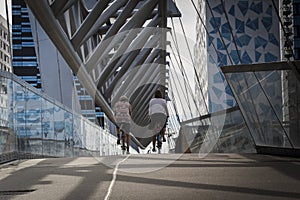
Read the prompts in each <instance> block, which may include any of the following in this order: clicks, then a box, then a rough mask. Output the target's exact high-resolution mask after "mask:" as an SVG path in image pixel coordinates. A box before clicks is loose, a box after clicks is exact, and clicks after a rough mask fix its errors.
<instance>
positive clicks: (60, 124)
mask: <svg viewBox="0 0 300 200" xmlns="http://www.w3.org/2000/svg"><path fill="white" fill-rule="evenodd" d="M64 113H65V111H64V110H63V109H62V108H61V107H59V106H57V105H54V139H55V141H56V155H57V156H64V154H65V152H64V150H65V118H64Z"/></svg>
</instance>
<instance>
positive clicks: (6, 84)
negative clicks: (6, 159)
mask: <svg viewBox="0 0 300 200" xmlns="http://www.w3.org/2000/svg"><path fill="white" fill-rule="evenodd" d="M12 95H13V93H12V81H11V80H9V79H7V78H5V77H0V154H7V153H12V152H14V151H15V150H16V137H15V134H14V131H13V125H12V124H13V115H12V114H11V110H10V105H11V104H12V102H11V97H12Z"/></svg>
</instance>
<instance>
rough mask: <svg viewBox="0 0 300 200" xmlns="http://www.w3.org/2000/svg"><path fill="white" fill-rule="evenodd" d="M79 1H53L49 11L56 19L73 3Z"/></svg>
mask: <svg viewBox="0 0 300 200" xmlns="http://www.w3.org/2000/svg"><path fill="white" fill-rule="evenodd" d="M77 1H79V0H55V1H54V2H53V3H52V4H51V6H50V7H51V9H52V11H53V14H54V16H55V17H56V18H57V17H58V16H60V15H62V14H63V13H64V12H65V11H66V10H68V9H69V8H70V7H71V6H72V5H73V4H74V3H76V2H77Z"/></svg>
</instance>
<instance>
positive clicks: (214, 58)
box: [195, 0, 281, 112]
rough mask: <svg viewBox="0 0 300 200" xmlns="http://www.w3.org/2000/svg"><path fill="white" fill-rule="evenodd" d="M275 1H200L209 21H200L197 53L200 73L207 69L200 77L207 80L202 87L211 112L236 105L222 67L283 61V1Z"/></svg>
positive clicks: (202, 11)
mask: <svg viewBox="0 0 300 200" xmlns="http://www.w3.org/2000/svg"><path fill="white" fill-rule="evenodd" d="M273 2H275V5H274V4H273ZM273 2H272V1H271V0H266V1H256V0H246V1H245V0H240V1H219V0H212V1H204V0H199V2H198V7H199V10H200V11H201V13H202V16H204V17H203V21H204V22H205V24H202V23H201V21H200V20H198V24H197V32H198V34H197V46H196V49H195V53H196V59H197V66H198V68H199V72H205V73H204V75H203V74H200V76H202V77H203V79H204V80H205V81H206V82H207V84H203V86H204V87H203V88H202V89H203V90H204V92H203V93H204V94H205V98H206V99H208V101H207V102H208V103H207V104H208V107H209V112H216V111H220V110H223V109H227V108H231V107H233V106H235V105H236V102H235V99H234V97H233V95H232V92H231V89H230V87H229V85H228V84H227V82H226V80H225V78H224V76H223V75H222V73H221V70H220V67H222V66H227V65H240V64H252V63H264V62H274V61H280V60H281V58H280V56H281V51H280V27H279V19H278V14H277V13H276V9H275V6H276V8H278V6H279V1H273ZM205 28H206V29H207V32H208V33H206V31H204V30H205ZM203 34H204V35H206V36H205V37H204V36H203ZM202 43H205V44H202ZM200 44H202V45H200ZM197 55H198V56H197ZM199 55H203V56H206V58H205V59H204V60H203V59H202V56H199ZM197 57H198V58H197ZM203 61H205V62H203Z"/></svg>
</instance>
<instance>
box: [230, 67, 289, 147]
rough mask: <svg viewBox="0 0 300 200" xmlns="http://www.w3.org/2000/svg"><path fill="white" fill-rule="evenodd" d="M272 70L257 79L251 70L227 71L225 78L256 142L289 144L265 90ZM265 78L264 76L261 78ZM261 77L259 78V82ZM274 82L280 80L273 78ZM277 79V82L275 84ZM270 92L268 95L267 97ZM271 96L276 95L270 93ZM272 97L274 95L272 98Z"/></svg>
mask: <svg viewBox="0 0 300 200" xmlns="http://www.w3.org/2000/svg"><path fill="white" fill-rule="evenodd" d="M270 74H271V75H272V74H274V72H268V73H263V76H262V74H260V75H259V77H260V78H261V79H259V78H257V76H256V74H254V73H253V72H243V73H227V74H226V76H227V80H228V81H229V84H230V85H231V87H232V89H233V92H234V94H235V97H236V99H237V101H238V103H239V106H240V108H241V110H242V113H243V114H244V117H245V120H246V122H247V124H248V127H249V130H250V132H251V134H252V137H253V139H254V141H255V143H256V144H257V145H267V146H277V147H291V144H290V143H289V141H286V139H285V138H286V137H285V136H286V131H285V129H284V128H283V124H282V121H280V118H279V117H278V114H280V113H279V112H276V111H275V109H274V106H273V105H272V104H271V101H270V98H269V97H271V91H270V89H269V91H268V93H266V92H265V90H264V86H266V87H267V84H266V83H267V80H268V77H270V78H274V77H272V76H271V75H270ZM263 77H265V79H263ZM259 80H260V81H259ZM272 81H274V84H275V85H278V84H280V79H278V77H277V79H276V80H275V79H273V80H272ZM277 82H279V83H277ZM268 95H269V96H268ZM272 96H276V95H275V94H272ZM272 99H274V98H272Z"/></svg>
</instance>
